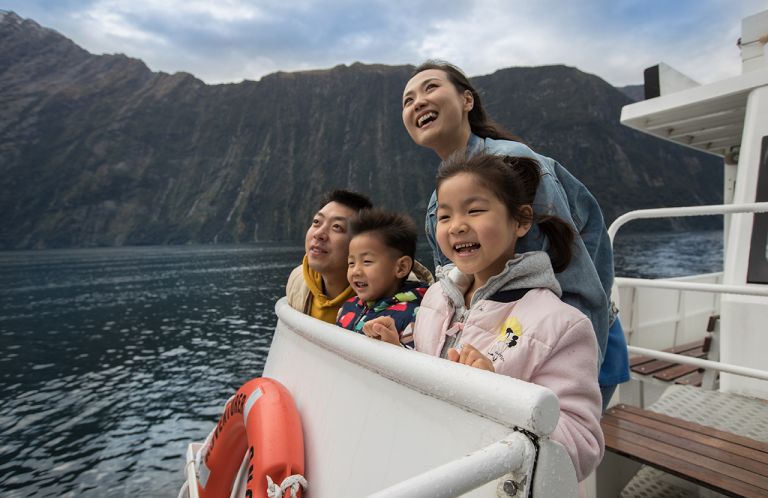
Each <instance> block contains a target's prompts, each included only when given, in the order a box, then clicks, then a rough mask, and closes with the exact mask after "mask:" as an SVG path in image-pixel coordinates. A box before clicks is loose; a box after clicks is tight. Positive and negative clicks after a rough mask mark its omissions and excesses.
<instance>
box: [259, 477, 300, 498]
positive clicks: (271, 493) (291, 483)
mask: <svg viewBox="0 0 768 498" xmlns="http://www.w3.org/2000/svg"><path fill="white" fill-rule="evenodd" d="M307 486H308V484H307V480H306V479H304V476H302V475H301V474H294V475H292V476H288V477H286V478H285V479H283V482H281V483H280V485H279V486H278V485H277V483H275V482H272V478H271V477H269V476H267V496H268V497H269V498H283V496H285V492H286V491H287V490H288V488H290V489H291V498H296V497H297V496H298V495H297V493H298V492H299V487H301V489H302V490H306V489H307Z"/></svg>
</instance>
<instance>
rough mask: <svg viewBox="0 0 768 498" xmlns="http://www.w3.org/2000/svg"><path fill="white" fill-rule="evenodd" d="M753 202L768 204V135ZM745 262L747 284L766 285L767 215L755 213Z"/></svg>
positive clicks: (767, 259) (761, 151) (761, 157)
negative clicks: (747, 257)
mask: <svg viewBox="0 0 768 498" xmlns="http://www.w3.org/2000/svg"><path fill="white" fill-rule="evenodd" d="M759 160H760V164H759V166H758V171H757V192H756V193H755V202H768V135H766V136H764V137H763V140H762V144H761V147H760V158H759ZM753 216H754V221H753V222H752V239H751V242H750V246H749V261H748V262H747V283H750V284H768V213H755V214H754V215H753Z"/></svg>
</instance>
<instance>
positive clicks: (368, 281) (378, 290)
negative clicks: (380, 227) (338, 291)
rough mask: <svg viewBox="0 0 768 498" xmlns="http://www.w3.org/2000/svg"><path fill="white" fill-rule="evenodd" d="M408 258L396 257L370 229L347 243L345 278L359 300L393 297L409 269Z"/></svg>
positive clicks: (409, 259)
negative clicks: (347, 253) (347, 254)
mask: <svg viewBox="0 0 768 498" xmlns="http://www.w3.org/2000/svg"><path fill="white" fill-rule="evenodd" d="M410 261H411V258H410V257H408V256H400V257H398V255H397V254H396V252H395V251H394V250H393V249H391V248H389V247H387V246H386V245H384V242H382V240H381V238H380V237H378V236H377V235H376V234H374V233H371V232H366V233H362V234H360V235H357V236H356V237H353V238H352V240H351V241H350V242H349V256H348V257H347V263H348V265H347V280H349V283H350V285H351V286H352V289H354V291H355V292H356V293H357V295H358V297H360V299H363V300H365V301H376V300H379V299H382V298H385V297H389V296H394V295H395V293H397V291H398V290H400V282H401V280H402V279H403V278H405V277H406V276H407V275H408V273H409V272H410V266H411V263H410Z"/></svg>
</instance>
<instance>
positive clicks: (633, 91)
mask: <svg viewBox="0 0 768 498" xmlns="http://www.w3.org/2000/svg"><path fill="white" fill-rule="evenodd" d="M616 89H617V90H618V91H620V92H621V93H623V94H624V95H626V96H627V97H629V98H630V99H632V101H634V102H639V101H641V100H645V86H644V85H627V86H620V87H617V88H616Z"/></svg>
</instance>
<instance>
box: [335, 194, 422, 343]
mask: <svg viewBox="0 0 768 498" xmlns="http://www.w3.org/2000/svg"><path fill="white" fill-rule="evenodd" d="M349 232H350V236H351V239H350V242H349V256H348V257H347V263H348V266H347V280H349V284H350V285H351V287H352V289H353V290H354V291H355V293H356V294H357V296H355V297H352V298H350V299H349V300H347V301H346V302H345V303H344V305H343V306H342V307H341V309H340V310H339V315H338V317H337V319H336V325H339V326H340V327H344V328H345V329H349V330H353V331H355V332H359V333H362V330H363V325H364V324H365V322H366V321H368V320H371V319H373V318H377V317H380V316H390V317H392V319H393V320H394V321H395V326H396V328H397V331H398V333H399V334H400V343H401V344H403V346H405V347H408V348H412V347H413V323H414V322H415V321H416V312H417V311H418V309H419V304H421V298H422V297H424V293H426V292H427V287H428V284H427V283H425V282H422V281H412V280H406V279H407V278H408V275H409V274H410V273H411V270H414V273H415V275H416V277H417V278H419V279H423V280H424V281H426V282H428V281H430V280H431V278H430V276H429V275H428V271H422V270H425V269H424V268H423V267H422V266H421V265H420V264H418V263H416V262H415V260H414V256H415V253H416V239H417V234H416V226H415V225H414V223H413V221H411V219H410V218H408V217H406V216H402V215H400V214H397V213H391V212H387V211H384V210H381V209H364V210H362V211H360V212H359V213H358V215H357V216H356V217H354V218H352V219H351V220H350V224H349Z"/></svg>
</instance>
